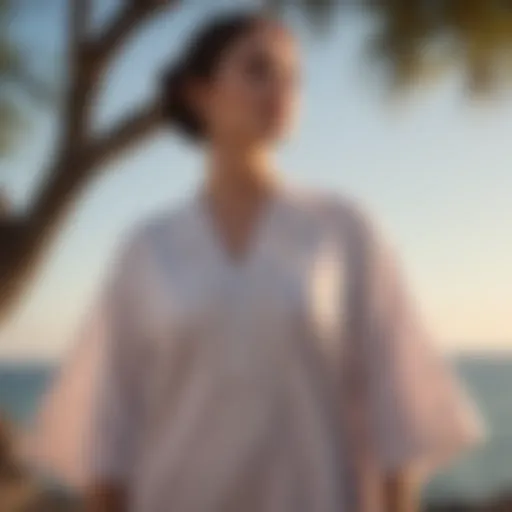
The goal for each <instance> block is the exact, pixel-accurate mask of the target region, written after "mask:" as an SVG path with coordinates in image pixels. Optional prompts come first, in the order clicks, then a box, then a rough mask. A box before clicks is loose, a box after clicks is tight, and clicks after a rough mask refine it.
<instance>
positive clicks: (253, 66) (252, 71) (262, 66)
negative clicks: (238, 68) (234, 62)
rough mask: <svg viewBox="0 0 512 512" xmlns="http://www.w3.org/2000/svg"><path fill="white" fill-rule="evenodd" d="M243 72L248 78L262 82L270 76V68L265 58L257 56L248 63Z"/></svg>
mask: <svg viewBox="0 0 512 512" xmlns="http://www.w3.org/2000/svg"><path fill="white" fill-rule="evenodd" d="M245 71H246V73H247V75H248V76H249V77H250V78H253V79H257V80H263V79H266V78H268V77H269V75H270V74H271V71H272V66H271V64H270V62H269V60H268V58H267V57H265V56H263V55H257V56H254V57H252V58H251V59H250V60H249V61H248V63H247V65H246V69H245Z"/></svg>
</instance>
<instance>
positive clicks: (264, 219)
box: [195, 187, 281, 270]
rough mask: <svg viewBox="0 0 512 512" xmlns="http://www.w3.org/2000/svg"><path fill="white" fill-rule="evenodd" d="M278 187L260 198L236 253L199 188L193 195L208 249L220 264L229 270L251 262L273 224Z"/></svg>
mask: <svg viewBox="0 0 512 512" xmlns="http://www.w3.org/2000/svg"><path fill="white" fill-rule="evenodd" d="M280 195H281V190H280V189H279V187H276V188H275V189H274V190H272V191H271V192H270V193H268V196H267V197H266V198H265V199H264V200H263V202H262V204H261V205H260V206H259V209H258V210H259V211H258V212H257V213H256V214H255V218H254V219H253V220H252V222H251V226H250V228H249V229H250V233H248V234H247V236H246V241H245V243H244V247H243V249H242V250H240V251H239V252H238V254H237V252H235V251H233V250H232V248H230V247H229V242H228V241H227V240H226V237H225V234H224V233H223V231H222V229H223V228H222V226H220V225H219V222H218V220H217V219H215V215H214V212H213V210H212V208H211V205H210V204H209V201H208V197H207V195H206V193H205V192H204V191H200V192H199V193H198V194H197V195H196V198H195V203H196V205H197V208H198V214H199V217H200V222H201V226H202V229H203V231H204V233H205V236H206V238H207V243H208V245H209V246H210V247H211V248H212V250H213V253H214V257H215V258H216V259H217V260H218V261H219V262H221V264H222V265H223V266H224V267H226V268H228V269H231V270H241V269H244V268H247V267H249V266H250V265H251V263H252V262H253V260H254V259H255V258H256V257H257V255H258V254H259V253H260V251H261V250H262V247H263V246H264V245H265V240H266V238H267V235H268V232H269V230H270V227H271V225H272V224H273V218H274V216H275V213H276V210H277V206H278V204H279V202H280Z"/></svg>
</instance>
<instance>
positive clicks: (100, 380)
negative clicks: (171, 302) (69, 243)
mask: <svg viewBox="0 0 512 512" xmlns="http://www.w3.org/2000/svg"><path fill="white" fill-rule="evenodd" d="M143 251H144V247H143V244H142V242H141V241H140V240H137V241H135V240H132V241H131V242H130V243H129V244H127V246H126V247H125V248H124V249H123V250H122V251H121V252H120V256H119V258H118V259H116V261H115V268H114V272H113V273H112V276H111V277H110V279H108V280H107V286H106V287H105V289H104V293H103V294H102V296H101V299H100V300H99V301H98V302H97V304H96V306H95V307H94V308H93V310H92V311H91V313H90V314H89V315H88V316H87V319H86V322H85V328H84V329H82V332H81V333H80V335H79V337H78V340H77V342H76V343H75V345H74V347H73V348H72V350H71V353H70V355H69V357H68V358H67V360H65V361H64V364H63V365H62V367H61V370H60V371H59V373H58V375H57V377H56V378H55V381H54V383H53V385H52V386H51V388H50V391H49V393H47V396H46V398H45V399H44V400H43V404H42V407H41V410H40V413H39V415H38V417H37V419H36V423H35V425H34V429H33V432H32V434H31V435H30V436H29V438H28V442H27V443H26V446H25V456H26V458H27V459H28V461H29V463H30V464H31V465H32V466H34V469H36V470H37V471H40V472H43V474H45V475H48V476H50V477H52V478H54V479H57V480H58V481H60V482H63V483H65V484H67V485H69V486H71V487H73V488H84V487H87V486H89V485H91V484H93V483H95V482H98V481H108V482H118V481H119V482H124V481H126V480H127V479H128V478H130V473H131V471H132V470H133V467H134V456H135V450H136V447H137V441H138V431H139V428H140V418H141V407H142V404H143V375H142V374H143V369H144V362H143V359H142V354H141V350H140V347H141V343H140V342H141V339H140V330H139V326H138V325H137V300H138V299H137V297H138V293H139V292H141V286H142V285H141V283H140V281H141V275H140V274H141V264H142V262H141V261H140V256H141V252H143Z"/></svg>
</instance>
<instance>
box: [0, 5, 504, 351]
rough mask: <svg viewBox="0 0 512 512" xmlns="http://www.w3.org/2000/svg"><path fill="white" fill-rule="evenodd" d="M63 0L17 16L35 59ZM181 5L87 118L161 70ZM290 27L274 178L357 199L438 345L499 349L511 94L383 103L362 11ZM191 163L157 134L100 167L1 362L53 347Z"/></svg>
mask: <svg viewBox="0 0 512 512" xmlns="http://www.w3.org/2000/svg"><path fill="white" fill-rule="evenodd" d="M64 3H65V2H63V0H48V2H47V5H48V9H45V10H44V11H42V12H41V13H40V15H39V17H38V18H37V19H33V20H29V19H28V18H27V19H26V20H21V19H20V20H18V23H19V25H20V26H21V25H22V26H23V27H22V28H21V30H20V34H21V35H23V37H24V39H26V40H29V41H30V42H31V43H32V44H34V45H35V46H36V47H37V48H38V52H41V54H42V55H43V56H46V58H41V56H40V55H39V57H38V62H39V63H40V65H41V66H42V67H45V68H49V69H55V70H58V69H59V65H58V63H57V62H58V61H57V59H58V58H59V55H61V54H62V50H61V44H62V37H63V33H62V28H61V22H62V20H63V10H62V6H63V5H64ZM225 3H229V2H225ZM233 3H237V2H231V4H233ZM238 3H239V4H240V2H238ZM114 4H115V2H113V1H109V2H105V3H104V4H103V5H104V6H106V7H109V6H113V5H114ZM192 4H193V6H192V7H189V8H187V9H182V10H180V11H179V12H178V13H174V14H173V15H170V16H166V17H162V18H161V19H160V20H159V21H158V22H157V23H155V24H154V25H152V26H151V27H150V28H148V30H145V31H144V32H141V34H140V37H138V38H137V39H136V40H134V41H133V44H131V45H130V46H129V48H128V49H127V51H126V52H125V53H124V54H123V55H122V56H121V58H120V59H119V61H118V64H117V65H116V66H115V68H114V69H113V70H112V72H111V73H110V75H109V77H108V81H107V84H106V87H105V90H104V93H103V94H102V97H101V99H100V101H99V104H98V120H99V121H98V122H99V123H100V125H105V124H108V122H110V121H111V120H113V119H115V118H116V117H117V116H118V115H120V114H121V113H122V112H123V111H124V110H126V109H127V108H129V107H130V106H131V105H134V104H136V103H138V102H140V101H143V100H144V98H146V97H148V96H149V95H150V94H151V92H152V89H153V87H154V80H155V76H156V72H157V71H158V69H159V68H160V67H161V65H162V64H163V63H165V62H167V60H168V59H169V58H171V57H172V55H174V54H175V53H176V52H177V51H179V47H180V43H181V42H182V41H183V39H184V37H186V36H187V35H188V34H189V33H190V29H191V27H193V26H195V24H196V23H197V22H198V20H200V19H202V18H204V17H205V16H207V15H208V14H205V11H206V9H204V7H203V8H201V4H200V3H198V2H192ZM22 21H23V23H22ZM291 24H292V26H293V27H295V29H296V31H297V33H298V35H299V37H300V40H301V44H302V49H303V57H304V89H305V91H304V112H303V116H302V121H301V124H300V127H299V130H298V131H297V133H296V134H295V136H294V137H293V138H292V140H291V141H290V142H289V143H288V144H287V145H286V147H285V148H283V151H282V154H281V155H280V158H279V161H280V165H281V168H282V170H283V172H284V173H285V174H286V175H287V176H288V177H289V179H290V180H294V181H298V182H301V183H306V184H312V185H314V186H317V187H324V188H329V189H331V190H339V191H340V193H344V194H347V193H348V194H349V195H352V196H355V197H357V198H359V199H360V201H361V202H362V203H363V204H364V205H366V207H367V209H368V210H369V211H370V212H371V213H372V214H373V215H374V216H375V217H376V218H377V221H378V222H379V223H380V224H381V225H382V226H383V229H384V230H385V231H386V232H387V233H388V237H389V238H391V240H392V241H393V242H394V243H395V245H396V247H397V248H398V250H399V252H400V254H401V256H402V259H403V261H404V264H405V267H406V271H407V274H408V276H409V279H410V281H411V286H412V288H413V290H414V292H415V295H416V296H417V298H418V300H419V302H420V305H421V307H422V310H423V312H424V316H425V319H426V321H427V322H428V325H429V326H430V328H431V330H432V332H433V333H434V335H435V336H436V339H437V340H439V344H440V346H441V347H442V348H443V349H446V350H449V351H453V350H456V351H458V350H478V351H485V350H510V349H512V200H511V197H512V195H511V194H512V192H511V191H512V170H511V166H512V144H510V133H512V94H509V95H507V94H506V93H504V94H501V95H500V97H499V98H495V99H493V100H492V101H488V102H487V103H485V104H483V105H482V104H480V105H475V104H473V103H471V102H470V101H469V100H468V99H467V98H466V97H465V96H464V93H463V87H462V80H461V77H460V76H459V75H458V74H457V73H456V72H454V73H453V74H452V75H451V76H447V77H446V78H445V79H444V80H442V81H440V82H438V83H436V84H433V85H429V86H428V87H426V86H424V87H422V88H421V89H416V90H415V91H414V92H413V93H412V94H411V95H410V96H409V97H407V98H406V97H402V99H401V101H399V102H395V103H390V102H389V101H388V99H386V94H385V87H384V85H383V81H382V76H383V75H382V74H380V73H381V72H380V70H379V68H378V67H376V66H371V65H369V64H368V63H367V61H366V60H365V59H364V58H363V55H364V44H365V43H367V41H368V39H367V37H366V35H367V34H368V31H369V29H370V27H369V25H368V23H367V21H366V20H364V19H363V18H362V17H360V16H355V15H354V16H352V15H343V16H341V17H340V19H339V20H337V21H336V28H335V29H334V30H333V31H332V32H329V33H328V34H323V35H321V37H317V36H313V35H312V34H311V33H309V32H307V31H306V30H305V29H304V26H303V25H302V24H301V22H300V20H298V19H295V18H294V19H292V20H291ZM32 115H33V121H32V126H31V128H30V132H29V133H28V135H27V136H26V138H25V140H24V141H23V143H22V144H21V146H20V148H19V150H18V151H17V152H16V153H15V154H13V155H12V156H10V157H9V159H7V160H4V161H0V183H1V184H3V185H5V186H6V188H7V189H8V191H9V193H10V195H11V196H12V197H13V198H14V201H15V202H16V204H19V205H20V206H22V205H23V203H24V202H25V201H27V199H28V197H29V195H30V193H31V191H32V190H33V187H34V184H35V180H37V179H41V174H40V170H41V169H43V168H44V167H45V163H46V162H47V161H48V160H49V158H50V156H51V148H52V141H53V138H54V136H55V132H54V122H55V121H54V119H53V117H52V115H51V112H39V113H33V114H32ZM201 168H202V161H201V155H200V154H199V153H197V150H195V149H193V148H190V147H187V146H186V145H184V144H183V143H182V142H181V141H180V140H178V139H176V138H175V137H173V135H172V134H168V133H164V134H161V135H159V136H158V137H156V138H155V139H153V140H152V141H151V142H150V143H149V144H146V145H145V146H143V147H141V148H140V149H138V150H137V151H134V152H133V153H131V154H130V155H126V156H125V157H124V158H123V159H122V160H120V161H116V162H115V163H113V164H112V165H111V166H110V167H109V168H108V169H107V172H105V173H104V174H102V175H101V176H100V177H99V178H98V180H97V181H96V182H95V183H94V184H93V185H92V186H90V187H89V189H88V190H87V191H86V193H85V194H84V196H83V197H82V199H81V200H80V202H79V203H78V204H76V206H75V208H74V211H73V214H72V216H71V217H70V218H69V219H68V221H67V223H66V225H65V226H64V229H63V231H62V233H61V235H60V237H59V239H58V240H57V241H56V243H55V244H54V245H53V248H52V251H51V252H50V254H49V255H48V258H47V260H46V264H45V265H44V267H43V268H42V269H41V271H40V272H39V274H38V277H37V279H36V281H35V283H34V286H33V287H32V289H31V291H30V293H27V294H26V296H25V298H24V300H23V302H22V305H21V307H20V308H19V309H18V311H17V312H16V313H15V314H14V315H13V316H12V317H11V319H10V321H9V322H8V323H7V324H5V325H4V326H3V328H2V329H1V330H0V360H1V359H7V358H9V359H13V358H14V359H18V358H21V359H24V358H25V359H26V358H30V359H33V358H40V357H45V358H47V357H58V356H60V355H61V354H62V352H63V351H64V350H66V349H67V348H68V347H69V346H70V344H71V343H72V342H73V339H74V332H75V331H76V330H77V327H78V326H79V324H80V322H81V320H82V318H83V317H84V315H85V313H86V311H87V308H88V306H89V305H90V304H91V303H92V302H93V301H94V297H95V296H96V295H97V294H98V291H99V289H100V287H101V277H102V276H103V275H104V273H105V272H106V271H107V268H108V261H109V260H110V259H111V258H112V257H113V251H114V250H115V247H116V245H117V243H118V240H119V237H120V236H121V235H122V233H124V232H126V230H127V229H128V228H129V227H130V226H131V225H133V223H134V222H137V221H139V220H140V219H142V218H144V217H145V216H147V215H150V214H151V212H154V211H158V210H159V209H161V208H162V207H166V206H168V205H172V204H173V203H174V202H175V201H177V200H179V199H180V198H182V197H183V196H184V195H185V194H187V193H189V192H190V190H191V189H192V188H193V187H194V186H195V184H196V183H197V180H198V179H199V178H200V176H201Z"/></svg>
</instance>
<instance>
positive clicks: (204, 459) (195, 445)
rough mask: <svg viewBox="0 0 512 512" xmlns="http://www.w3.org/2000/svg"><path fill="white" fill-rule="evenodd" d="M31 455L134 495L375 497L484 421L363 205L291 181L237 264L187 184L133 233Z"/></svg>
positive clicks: (303, 503) (215, 504)
mask: <svg viewBox="0 0 512 512" xmlns="http://www.w3.org/2000/svg"><path fill="white" fill-rule="evenodd" d="M87 325H88V328H87V329H85V331H84V333H83V335H82V337H81V339H80V341H79V343H78V344H77V346H76V349H75V350H74V352H73V355H72V357H70V358H69V361H68V362H67V363H66V364H65V365H64V367H63V370H62V372H61V374H60V376H59V377H58V378H57V379H56V382H55V385H54V386H53V389H52V391H51V392H50V393H49V395H48V397H47V399H46V401H45V404H44V406H43V408H42V413H41V416H40V422H39V427H38V430H37V432H36V437H35V438H34V442H33V443H32V448H31V453H32V457H33V459H34V460H36V461H37V463H38V464H39V465H40V466H42V467H45V468H46V469H49V470H51V471H53V472H54V474H56V475H57V476H59V477H61V478H64V479H66V480H67V481H68V482H70V483H71V484H72V485H75V486H79V487H86V486H87V485H90V484H91V483H92V482H98V481H117V482H119V483H122V484H124V485H126V486H127V488H128V489H129V504H130V510H132V511H135V512H168V511H170V510H172V511H173V512H231V511H241V510H243V511H244V512H253V511H254V512H274V511H275V512H301V511H302V512H363V511H364V512H378V511H379V510H381V505H382V502H381V496H380V495H379V492H378V481H379V478H380V477H381V476H382V475H383V474H386V473H389V472H391V471H396V470H400V469H403V468H407V467H412V466H422V467H428V468H429V469H436V468H437V467H438V466H439V464H441V463H445V462H447V461H448V460H451V459H452V458H453V457H454V456H455V455H456V454H458V453H459V452H460V451H461V450H462V449H463V448H465V447H467V446H469V445H470V444H472V443H474V442H475V441H476V440H478V439H479V438H480V437H481V435H482V427H481V424H480V421H479V419H478V417H477V415H476V413H475V411H474V408H473V406H472V404H471V403H470V401H469V400H468V398H467V396H466V395H465V393H464V390H463V389H462V388H461V386H460V384H459V383H458V382H457V381H456V379H455V377H454V376H453V374H452V372H451V371H450V369H449V368H448V367H447V366H446V363H445V362H444V361H443V359H442V357H441V356H440V355H439V354H438V353H437V352H436V350H435V349H434V346H433V345H432V344H431V342H430V340H429V337H428V335H427V334H426V333H425V331H424V329H423V326H422V325H421V321H420V320H419V319H418V317H417V314H416V312H415V311H414V307H413V305H412V301H411V299H410V297H408V296H407V292H406V289H405V286H404V283H403V282H402V278H401V276H400V269H399V265H398V264H397V262H396V260H395V259H394V257H393V256H392V255H391V251H390V250H389V249H388V248H387V246H386V244H385V243H384V242H382V241H381V239H380V236H379V234H378V233H377V232H376V230H375V228H374V227H373V225H372V224H371V223H370V222H369V221H368V219H367V218H366V217H365V215H363V214H361V212H360V211H359V210H358V208H356V207H354V206H353V205H352V204H351V203H350V202H348V201H346V200H343V199H340V198H334V197H330V196H329V195H327V194H323V193H312V192H307V193H304V192H297V191H293V192H292V191H291V190H286V191H284V190H280V191H279V193H277V194H276V197H274V198H273V199H272V200H271V201H269V204H268V206H267V207H266V209H265V212H264V214H262V216H261V219H260V222H259V225H258V228H257V229H256V230H255V234H254V236H253V239H252V241H251V244H250V251H249V253H248V255H247V257H245V258H244V259H243V261H238V262H237V261H234V260H232V259H230V258H229V257H228V255H227V254H226V251H224V250H223V248H222V244H221V243H220V242H219V240H218V238H217V237H216V236H215V230H214V229H213V225H212V222H211V218H210V217H209V214H208V211H207V209H206V208H205V204H204V200H202V199H201V198H200V197H199V196H198V197H195V198H193V199H191V200H189V201H188V202H186V204H185V205H182V206H181V207H179V208H177V209H174V210H173V211H172V212H169V213H164V214H161V215H158V216H157V217H156V218H154V219H152V220H150V221H149V222H146V223H145V224H144V225H143V226H141V227H139V228H137V229H136V230H135V233H134V234H133V235H132V236H130V237H129V240H128V242H127V243H126V244H125V246H124V248H123V249H122V250H121V252H120V256H119V259H118V260H117V261H116V264H115V265H114V271H113V273H112V276H111V278H110V280H109V283H108V286H107V287H106V290H105V293H104V295H103V297H102V299H101V301H99V303H98V306H97V308H96V310H95V312H94V314H93V315H92V317H91V318H89V319H88V322H87Z"/></svg>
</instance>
